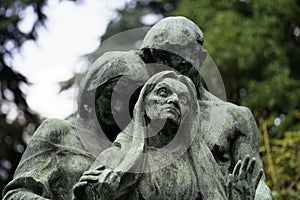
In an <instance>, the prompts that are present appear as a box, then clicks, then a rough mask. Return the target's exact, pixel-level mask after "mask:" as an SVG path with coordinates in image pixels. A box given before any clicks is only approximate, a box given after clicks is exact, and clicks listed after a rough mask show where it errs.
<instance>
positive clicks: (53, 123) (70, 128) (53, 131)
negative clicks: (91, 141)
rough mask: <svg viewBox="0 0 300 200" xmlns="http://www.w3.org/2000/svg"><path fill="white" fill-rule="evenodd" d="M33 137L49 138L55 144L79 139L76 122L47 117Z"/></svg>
mask: <svg viewBox="0 0 300 200" xmlns="http://www.w3.org/2000/svg"><path fill="white" fill-rule="evenodd" d="M32 139H42V140H47V141H49V142H51V143H54V144H63V143H66V142H73V141H74V140H75V142H78V141H79V137H78V134H77V131H76V128H75V122H73V121H67V120H61V119H55V118H51V119H46V120H45V121H43V122H42V124H41V125H40V126H39V127H38V129H37V130H36V131H35V132H34V134H33V138H32Z"/></svg>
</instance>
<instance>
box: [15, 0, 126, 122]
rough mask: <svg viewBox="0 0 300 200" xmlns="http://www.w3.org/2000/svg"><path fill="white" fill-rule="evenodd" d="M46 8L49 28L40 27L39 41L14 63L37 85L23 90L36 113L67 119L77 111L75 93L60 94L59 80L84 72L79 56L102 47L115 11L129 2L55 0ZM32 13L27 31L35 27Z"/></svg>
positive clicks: (24, 25)
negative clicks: (74, 101)
mask: <svg viewBox="0 0 300 200" xmlns="http://www.w3.org/2000/svg"><path fill="white" fill-rule="evenodd" d="M48 2H49V4H48V6H47V7H46V8H45V14H46V15H47V17H48V20H47V22H46V27H45V28H40V30H39V37H38V40H37V41H36V42H32V41H30V42H26V43H25V44H24V46H23V48H22V50H21V53H20V54H19V55H16V56H15V58H14V61H13V65H14V66H15V69H16V70H17V71H19V72H21V73H22V74H23V75H25V76H26V77H27V78H28V80H29V81H30V82H31V83H33V85H32V86H30V87H28V88H23V89H24V90H25V92H26V93H27V102H28V104H29V106H30V107H31V109H32V110H34V111H36V112H38V113H39V114H40V115H41V116H42V117H47V118H49V117H56V118H65V117H67V116H69V115H70V114H71V113H72V112H73V110H74V103H73V100H72V98H73V91H72V90H70V91H66V92H62V93H61V94H58V91H59V89H60V88H59V85H58V82H59V81H63V80H67V79H68V78H70V77H72V75H73V73H74V72H75V71H78V70H80V64H79V63H80V61H79V57H80V56H81V55H84V54H87V53H91V52H93V51H94V50H95V49H96V48H97V47H98V46H99V37H100V36H101V35H102V34H104V32H105V30H106V27H107V24H108V22H109V19H111V18H113V17H115V16H116V13H115V9H116V8H122V7H124V4H125V3H124V2H125V0H109V1H102V0H84V1H83V3H80V4H78V5H77V4H75V3H73V2H70V1H59V0H51V1H48ZM30 13H32V10H30V9H29V10H28V12H27V15H26V16H25V19H24V22H23V23H22V24H21V28H22V29H23V30H26V29H28V28H29V27H31V25H32V22H33V20H34V19H33V15H32V14H30Z"/></svg>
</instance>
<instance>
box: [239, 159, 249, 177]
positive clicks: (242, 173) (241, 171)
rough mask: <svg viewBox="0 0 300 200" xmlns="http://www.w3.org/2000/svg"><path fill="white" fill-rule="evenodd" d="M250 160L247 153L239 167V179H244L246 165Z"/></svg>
mask: <svg viewBox="0 0 300 200" xmlns="http://www.w3.org/2000/svg"><path fill="white" fill-rule="evenodd" d="M249 160H250V156H249V155H248V154H247V155H246V157H245V158H244V160H243V162H242V166H241V168H240V172H239V179H240V180H241V179H244V178H245V177H246V170H247V166H248V163H249Z"/></svg>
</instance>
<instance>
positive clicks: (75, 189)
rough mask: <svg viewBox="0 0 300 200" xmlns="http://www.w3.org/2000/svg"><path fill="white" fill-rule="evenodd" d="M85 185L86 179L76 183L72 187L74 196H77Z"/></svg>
mask: <svg viewBox="0 0 300 200" xmlns="http://www.w3.org/2000/svg"><path fill="white" fill-rule="evenodd" d="M86 185H87V182H86V181H84V182H78V183H76V184H75V185H74V187H73V193H74V196H75V197H78V196H79V195H80V194H81V193H82V190H83V188H84V186H86Z"/></svg>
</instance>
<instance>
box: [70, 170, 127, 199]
mask: <svg viewBox="0 0 300 200" xmlns="http://www.w3.org/2000/svg"><path fill="white" fill-rule="evenodd" d="M120 180H121V176H120V173H117V172H114V171H113V170H111V169H105V168H104V167H103V166H101V167H99V168H96V169H93V170H88V171H86V172H84V173H83V175H82V176H81V178H80V179H79V182H78V183H77V184H75V186H74V187H73V194H74V196H75V197H76V198H75V199H90V198H91V199H99V198H100V199H101V197H103V199H107V198H108V197H111V195H112V194H113V191H115V190H116V189H117V188H118V187H119V184H120ZM87 197H89V198H87Z"/></svg>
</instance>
